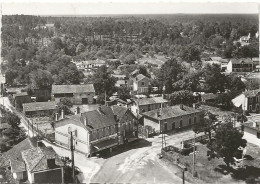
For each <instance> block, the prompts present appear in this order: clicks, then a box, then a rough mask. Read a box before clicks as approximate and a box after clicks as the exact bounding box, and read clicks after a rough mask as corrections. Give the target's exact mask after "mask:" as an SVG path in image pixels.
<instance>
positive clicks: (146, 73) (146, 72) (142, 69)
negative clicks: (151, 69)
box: [139, 65, 151, 78]
mask: <svg viewBox="0 0 260 184" xmlns="http://www.w3.org/2000/svg"><path fill="white" fill-rule="evenodd" d="M139 74H143V75H144V76H146V77H148V78H150V77H151V75H150V74H149V73H148V71H147V69H146V67H145V66H142V65H140V66H139Z"/></svg>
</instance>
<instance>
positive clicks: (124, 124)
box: [118, 110, 138, 139]
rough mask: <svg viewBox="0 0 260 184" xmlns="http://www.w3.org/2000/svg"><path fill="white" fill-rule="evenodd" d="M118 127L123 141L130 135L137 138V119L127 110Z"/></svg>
mask: <svg viewBox="0 0 260 184" xmlns="http://www.w3.org/2000/svg"><path fill="white" fill-rule="evenodd" d="M119 125H120V127H119V128H118V129H119V132H120V135H122V137H123V139H127V138H128V136H130V135H135V136H136V137H138V129H137V127H138V125H137V118H136V117H135V116H134V115H133V114H132V113H131V112H130V111H129V110H128V111H127V112H126V114H125V115H124V116H123V118H122V119H121V121H120V122H119ZM134 127H135V128H134Z"/></svg>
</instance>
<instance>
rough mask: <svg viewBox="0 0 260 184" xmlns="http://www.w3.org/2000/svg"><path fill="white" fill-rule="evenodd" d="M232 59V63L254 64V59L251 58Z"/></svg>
mask: <svg viewBox="0 0 260 184" xmlns="http://www.w3.org/2000/svg"><path fill="white" fill-rule="evenodd" d="M230 61H231V62H232V64H242V62H243V63H244V64H252V63H253V61H252V60H251V59H250V58H241V59H235V58H232V59H230Z"/></svg>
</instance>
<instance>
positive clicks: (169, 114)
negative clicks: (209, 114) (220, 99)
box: [142, 105, 201, 120]
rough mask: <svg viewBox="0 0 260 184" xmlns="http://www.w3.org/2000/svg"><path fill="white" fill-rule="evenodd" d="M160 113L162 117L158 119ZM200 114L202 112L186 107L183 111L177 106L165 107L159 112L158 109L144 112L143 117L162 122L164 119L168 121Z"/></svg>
mask: <svg viewBox="0 0 260 184" xmlns="http://www.w3.org/2000/svg"><path fill="white" fill-rule="evenodd" d="M158 111H160V115H161V116H160V117H158ZM198 112H201V111H200V110H198V109H194V108H192V107H188V106H185V105H183V109H181V108H180V105H175V106H170V107H165V108H162V109H159V110H158V109H157V110H152V111H148V112H144V113H142V115H144V116H145V117H150V118H152V119H156V120H162V119H168V118H173V117H178V116H185V115H188V114H193V113H198Z"/></svg>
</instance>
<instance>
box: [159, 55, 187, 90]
mask: <svg viewBox="0 0 260 184" xmlns="http://www.w3.org/2000/svg"><path fill="white" fill-rule="evenodd" d="M183 72H184V71H183V69H182V66H181V64H180V63H178V62H177V61H176V60H175V59H170V60H168V61H166V62H165V63H164V64H163V65H162V67H161V69H160V72H158V74H157V78H158V81H159V82H160V84H161V86H160V87H161V89H162V88H163V86H165V93H172V92H174V90H175V89H174V86H173V84H174V82H176V81H178V80H180V79H181V78H182V76H183Z"/></svg>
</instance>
